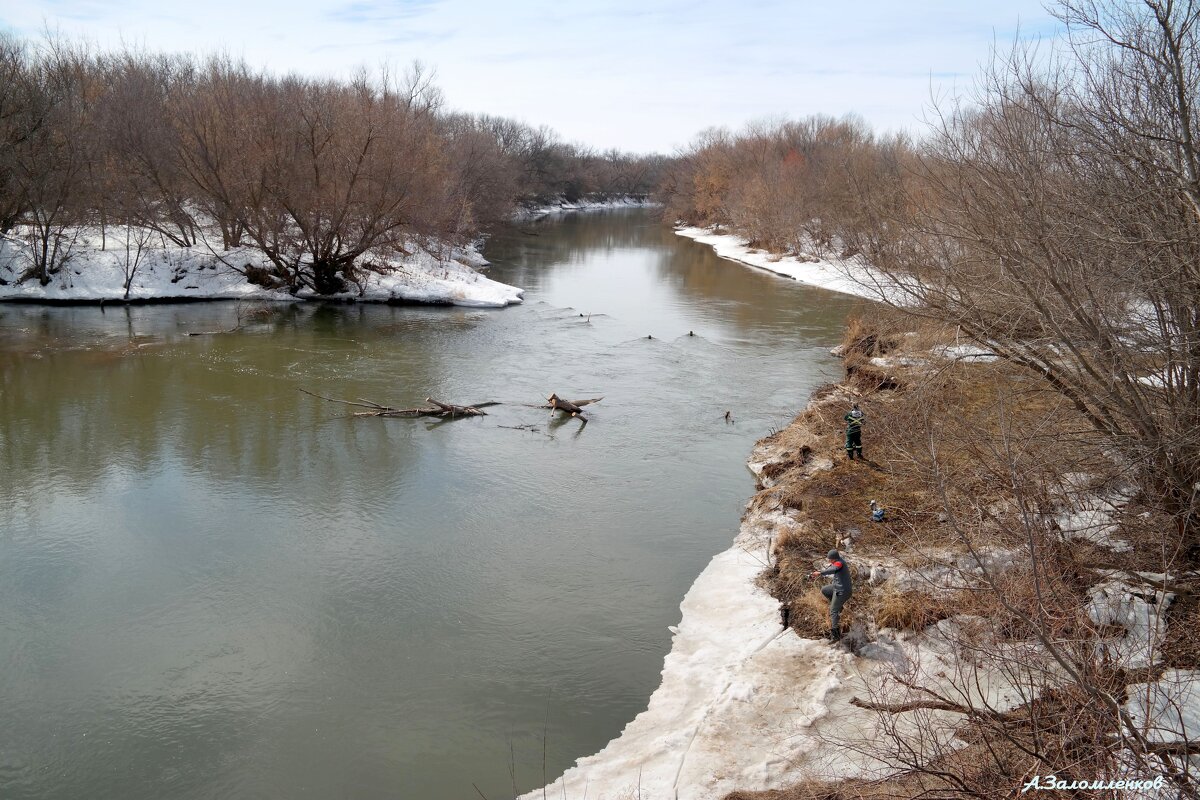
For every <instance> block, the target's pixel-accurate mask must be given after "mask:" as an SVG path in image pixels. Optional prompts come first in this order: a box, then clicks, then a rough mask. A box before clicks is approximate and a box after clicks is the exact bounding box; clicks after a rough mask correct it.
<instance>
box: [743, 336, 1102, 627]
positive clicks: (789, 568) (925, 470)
mask: <svg viewBox="0 0 1200 800" xmlns="http://www.w3.org/2000/svg"><path fill="white" fill-rule="evenodd" d="M885 324H886V325H891V326H892V328H891V329H888V328H886V327H883V326H884V325H885ZM905 326H911V320H909V321H907V322H905V321H901V320H897V319H894V318H892V319H889V318H887V317H884V318H881V319H880V320H877V321H871V322H867V321H864V320H862V319H855V320H851V322H850V324H849V326H848V328H847V335H846V340H845V342H844V343H843V347H844V358H845V360H846V365H847V370H848V371H851V370H852V369H855V370H857V374H859V375H862V374H863V367H862V364H863V363H865V362H866V360H868V359H870V358H875V357H878V356H880V355H889V356H892V357H893V358H895V357H898V356H906V355H907V356H908V357H910V358H913V357H918V356H920V355H923V354H926V353H928V350H929V348H930V347H931V346H932V345H933V343H934V342H936V341H937V340H938V339H939V337H942V341H945V339H944V336H945V332H944V331H937V330H935V331H927V330H926V331H920V332H918V333H917V334H915V335H905V334H904V333H902V332H901V331H900V330H899V329H900V328H902V327H905ZM914 347H919V348H920V350H919V351H914V350H913V348H914ZM856 364H857V365H858V366H855V365H856ZM888 372H889V374H888V378H889V380H888V381H887V385H886V386H884V387H882V388H880V387H879V386H876V385H871V386H864V384H863V383H862V382H855V381H851V383H850V386H849V388H848V390H847V389H846V388H844V387H843V388H840V389H839V388H837V387H833V388H829V389H827V390H824V391H823V392H819V393H818V394H817V395H815V396H814V399H815V400H816V402H815V403H814V404H813V405H812V406H811V407H810V408H809V409H808V410H806V411H805V412H804V413H803V414H801V415H800V416H799V417H798V418H797V420H796V421H795V423H793V425H792V426H790V427H789V428H786V429H784V430H783V431H780V432H779V433H777V434H776V435H775V437H773V440H774V442H775V443H776V444H777V445H778V446H779V447H780V448H782V449H783V450H784V451H785V452H786V454H787V457H786V458H785V459H784V460H783V461H782V462H781V463H776V464H772V465H770V466H769V467H768V469H766V470H764V474H765V475H767V476H768V477H769V478H771V479H772V480H773V481H776V483H775V485H773V486H772V487H771V488H769V489H764V490H763V491H761V492H759V494H758V495H757V496H756V498H755V500H754V502H755V503H757V504H761V505H762V507H764V508H768V507H771V508H779V509H780V510H783V511H785V512H790V514H791V515H792V516H793V517H796V518H797V523H796V524H795V525H793V526H791V527H788V528H787V529H785V530H784V531H781V532H780V533H779V535H778V536H777V538H776V541H775V544H774V548H773V557H774V562H775V565H774V569H773V573H772V575H771V576H770V579H769V581H768V583H769V586H770V589H771V591H772V592H773V593H774V594H775V596H776V597H778V598H779V599H780V601H781V602H782V603H783V604H784V605H785V606H786V607H787V614H788V619H789V622H790V624H791V626H792V627H793V628H794V629H795V630H796V631H797V633H799V634H800V635H802V636H809V637H812V636H817V635H820V634H821V633H823V632H824V631H826V630H827V629H828V602H827V601H826V600H825V598H824V597H823V596H822V595H821V594H820V589H819V587H820V582H818V581H815V580H813V579H812V578H810V573H811V571H812V570H813V569H814V567H817V566H820V565H821V564H822V563H823V557H824V555H825V552H826V551H827V550H829V549H830V548H838V549H844V547H845V543H846V542H847V541H848V540H849V541H851V542H852V547H851V548H850V551H849V561H850V563H851V565H852V566H853V565H854V564H855V560H856V559H855V556H854V553H855V552H867V553H870V554H872V555H873V556H875V557H879V556H889V557H892V558H895V559H897V560H899V561H901V562H904V563H909V564H911V565H913V566H919V565H920V564H921V563H922V561H923V560H926V559H925V558H924V557H923V556H922V554H928V553H933V554H941V553H945V552H947V551H957V552H962V551H964V550H965V549H967V548H968V547H972V548H988V547H997V546H999V547H1020V546H1022V545H1023V544H1024V541H1023V538H1022V537H1023V534H1022V533H1021V532H1020V526H1019V525H1018V524H1016V519H1015V516H1016V511H1015V508H1014V506H1013V503H1012V501H1011V497H1010V496H1009V494H1010V487H1011V485H1012V476H1010V475H1006V474H1004V471H1003V462H1004V460H1005V456H1006V455H1011V454H1012V451H1013V450H1014V449H1015V448H1019V449H1020V463H1021V464H1022V465H1023V468H1024V469H1025V470H1026V472H1027V473H1028V474H1029V475H1041V474H1053V475H1057V474H1060V473H1061V472H1065V471H1067V470H1076V471H1086V470H1088V469H1098V464H1099V463H1100V462H1101V461H1102V458H1101V457H1100V454H1098V453H1094V452H1091V450H1090V448H1089V447H1088V446H1087V445H1086V444H1085V441H1086V435H1085V433H1086V432H1085V431H1084V429H1083V423H1082V421H1081V420H1079V419H1078V418H1077V416H1076V413H1075V411H1074V409H1072V408H1069V407H1068V406H1067V404H1066V403H1065V402H1064V401H1063V400H1062V398H1061V397H1060V396H1059V395H1058V394H1057V393H1054V392H1050V391H1047V390H1046V389H1044V388H1043V387H1042V386H1040V385H1039V384H1038V383H1037V382H1036V381H1034V380H1033V379H1031V378H1030V377H1029V376H1027V375H1025V374H1023V373H1021V372H1019V371H1017V370H1015V369H1013V368H1010V367H1007V366H1005V365H1003V364H999V363H988V364H981V363H976V362H969V361H959V362H950V363H941V364H938V365H936V368H932V369H931V368H930V367H928V366H921V367H916V368H906V367H900V368H897V369H894V370H889V371H888ZM847 391H848V392H849V397H847V396H846V394H845V393H846V392H847ZM823 399H824V401H823ZM851 399H856V400H857V402H858V403H859V405H860V407H861V408H862V409H863V411H864V412H865V414H866V419H867V422H866V425H865V426H864V430H863V448H864V455H865V456H866V460H865V461H858V460H856V461H853V462H851V461H849V460H848V459H847V457H846V453H845V450H844V431H845V422H844V420H843V416H844V414H845V413H846V411H848V410H849V405H850V401H851ZM1077 434H1078V435H1077ZM817 459H825V460H828V461H831V462H832V463H833V467H832V469H829V470H825V471H817V472H815V473H812V470H811V469H810V466H811V464H812V462H813V461H814V460H817ZM810 473H811V474H810ZM1039 480H1040V479H1039ZM1029 488H1030V490H1031V491H1033V490H1037V491H1044V490H1045V489H1046V487H1045V486H1043V485H1039V486H1036V487H1034V486H1031V487H1029ZM871 500H876V501H877V502H878V503H880V504H881V505H883V506H884V507H885V508H886V510H887V518H886V521H885V522H883V523H881V524H877V523H872V522H871V520H870V501H871ZM947 505H949V507H950V508H951V509H952V510H953V515H952V518H951V517H950V516H948V515H947V511H946V508H947ZM955 523H957V524H955ZM1095 550H1099V548H1096V549H1095ZM1076 552H1077V553H1080V554H1082V553H1085V552H1086V553H1087V555H1088V556H1089V557H1091V558H1105V557H1107V558H1109V559H1110V560H1111V555H1108V556H1104V555H1103V554H1104V553H1107V551H1103V552H1102V553H1101V552H1089V551H1087V549H1086V548H1080V549H1078V550H1077V551H1076ZM1065 557H1066V558H1067V559H1068V561H1070V560H1073V558H1074V556H1073V555H1071V554H1069V553H1068V554H1065ZM1093 563H1099V562H1093ZM1068 571H1069V570H1068ZM999 580H1004V581H1006V582H1011V583H1012V587H1011V591H1012V592H1013V593H1014V596H1015V597H1018V598H1019V599H1020V600H1021V602H1022V603H1024V602H1025V601H1026V600H1028V601H1029V602H1033V599H1032V598H1025V597H1023V596H1022V594H1021V591H1020V589H1021V586H1022V585H1023V584H1022V581H1021V578H1020V577H1019V576H1018V575H1015V574H1014V575H1013V576H1012V577H1010V578H1001V579H999ZM1074 583H1075V581H1069V582H1068V583H1064V584H1063V585H1062V587H1061V590H1062V591H1063V592H1065V593H1066V594H1068V595H1070V596H1072V597H1076V596H1077V589H1076V587H1075V586H1074V585H1068V584H1074ZM1080 585H1084V584H1083V583H1080ZM989 597H990V598H992V600H991V604H990V605H989V603H988V602H985V600H984V599H982V598H989ZM994 605H995V601H994V593H980V595H979V596H978V597H959V596H954V595H947V594H946V593H941V594H939V593H937V592H933V591H930V592H900V591H897V590H896V589H894V588H890V587H889V588H882V589H881V588H877V587H873V586H871V585H870V584H869V583H868V582H867V580H866V575H865V574H863V573H861V572H860V573H856V575H855V590H854V596H853V598H852V600H851V602H849V603H848V604H847V605H846V607H845V609H844V610H843V614H842V619H843V625H844V626H845V627H848V626H853V625H854V623H855V622H856V621H858V622H863V623H867V627H868V628H871V627H874V628H884V627H887V628H894V629H899V630H922V629H924V628H925V627H928V626H929V625H931V624H933V623H935V622H937V621H938V620H940V619H944V618H946V617H948V616H951V615H952V614H954V613H962V612H964V610H965V609H966V608H969V609H970V610H971V611H972V612H974V613H979V614H981V615H988V614H989V613H994V612H995V611H996V609H995V608H994ZM1008 627H1009V628H1011V629H1012V630H1011V631H1010V633H1011V635H1014V636H1016V635H1018V634H1019V633H1020V631H1019V630H1017V628H1018V627H1019V626H1017V625H1015V624H1012V625H1009V626H1008Z"/></svg>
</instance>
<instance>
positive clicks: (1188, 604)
mask: <svg viewBox="0 0 1200 800" xmlns="http://www.w3.org/2000/svg"><path fill="white" fill-rule="evenodd" d="M916 324H918V323H917V320H916V319H913V318H910V319H908V320H907V321H905V320H904V319H903V318H896V317H891V318H881V319H873V320H871V321H870V322H867V321H863V320H858V321H853V322H852V324H851V325H850V326H848V335H847V339H846V341H845V342H844V343H843V346H842V352H843V354H844V359H845V362H846V365H847V368H849V367H850V365H851V364H853V363H857V362H858V361H859V360H861V359H863V358H865V357H866V354H867V353H868V352H876V351H875V350H874V347H875V345H874V344H873V343H874V342H878V341H888V342H896V343H897V344H896V345H895V346H893V347H890V348H889V350H888V352H887V353H886V354H885V355H882V356H878V355H876V356H871V357H872V358H875V359H887V362H888V369H889V370H892V371H894V372H895V373H897V374H898V376H899V377H900V378H901V381H900V383H901V384H902V386H903V388H902V389H894V388H873V389H863V388H859V387H857V386H856V385H855V384H854V383H853V382H851V383H848V384H842V385H841V386H839V387H833V388H830V389H826V390H823V391H822V392H820V393H818V396H817V397H815V398H814V401H813V403H812V404H811V405H810V407H809V408H808V409H807V410H806V411H805V412H804V413H802V414H801V415H800V416H799V417H798V418H797V419H796V421H795V422H794V423H793V424H792V425H791V426H789V428H787V429H784V430H783V431H780V432H779V433H777V434H775V435H774V436H772V437H769V438H768V439H767V440H764V442H763V444H762V445H761V447H762V449H763V451H764V453H763V454H760V455H764V457H768V459H769V460H768V461H767V462H766V464H767V465H769V469H767V468H764V469H763V470H762V472H761V477H760V480H761V481H762V482H763V488H762V489H761V490H760V491H759V493H758V494H757V495H756V496H755V498H754V500H753V501H752V508H754V509H762V510H766V509H774V510H775V513H776V514H778V515H780V517H779V518H780V519H781V522H780V528H779V533H778V534H777V536H776V539H775V542H774V548H773V560H772V568H771V569H770V570H769V571H768V572H767V573H766V580H767V583H768V586H769V587H770V588H771V590H772V591H773V593H774V594H775V596H776V597H778V598H779V600H780V602H781V604H783V605H784V607H785V608H787V609H788V621H789V624H790V626H791V627H792V628H793V630H795V631H796V632H797V633H798V634H799V635H801V636H807V637H813V638H815V637H818V636H820V635H821V634H823V633H824V631H825V630H827V626H828V602H827V601H826V600H825V598H824V597H823V596H822V595H821V594H820V593H819V589H818V588H817V583H816V582H815V581H813V580H811V579H810V578H809V576H808V574H809V572H810V571H811V570H812V569H813V567H814V566H816V565H819V564H820V563H821V561H822V557H823V556H824V553H825V551H826V550H827V549H829V548H830V547H838V548H839V549H841V550H842V552H843V553H844V554H845V555H846V557H847V560H848V561H849V563H850V564H851V565H852V567H853V568H854V569H855V579H856V583H855V592H854V596H853V598H852V599H851V601H850V602H849V603H848V604H847V606H846V608H845V610H844V611H843V626H844V628H846V629H848V630H849V631H851V635H850V637H849V638H850V642H851V647H852V648H853V649H855V650H862V648H863V647H864V645H868V644H870V643H872V642H874V643H876V644H877V645H883V646H885V647H886V646H887V645H886V643H887V642H889V641H892V640H893V638H894V637H901V638H902V639H904V640H905V641H911V642H921V641H923V640H924V638H925V637H933V638H934V639H936V640H937V641H938V642H942V643H943V646H944V644H945V643H949V644H951V645H953V647H954V648H955V649H956V652H958V653H959V654H960V656H961V657H962V659H963V660H960V661H959V662H958V663H959V666H958V668H957V671H956V672H955V673H953V674H949V675H946V674H942V675H941V677H940V678H939V677H937V676H934V675H929V674H924V673H923V672H922V667H921V666H920V664H919V663H914V664H909V665H908V666H906V667H904V668H903V669H898V671H897V673H896V675H897V676H898V677H896V678H895V680H897V681H899V682H900V684H901V685H902V686H903V687H906V690H905V692H904V693H903V694H902V695H900V697H901V698H903V699H897V696H896V695H894V694H892V695H889V694H887V693H886V692H883V691H882V689H880V690H879V695H878V696H874V694H873V692H872V693H871V694H868V695H867V696H865V697H864V701H865V702H868V703H870V702H874V703H876V704H877V714H878V717H879V728H878V729H877V730H878V731H882V732H883V733H882V734H880V733H878V732H877V733H875V734H873V736H874V737H875V738H872V739H870V740H863V741H857V740H855V739H854V738H853V735H851V736H850V737H849V738H848V739H847V740H846V741H839V742H837V743H836V745H837V747H840V748H846V747H850V748H851V749H854V748H864V750H863V752H871V753H872V754H873V757H876V758H878V759H879V760H881V761H883V762H885V763H890V764H892V765H893V767H892V769H891V770H890V772H895V773H899V774H898V775H895V776H893V777H890V778H889V779H888V781H887V790H886V792H885V790H884V789H883V784H882V783H881V782H880V781H879V780H878V778H881V777H882V775H883V774H884V773H881V774H880V775H872V776H870V778H871V779H869V780H859V779H855V780H848V781H844V782H840V783H837V784H828V783H824V782H821V781H814V782H811V783H805V784H801V785H798V786H796V787H793V788H791V789H788V790H783V791H771V792H762V793H751V792H736V793H734V794H732V795H729V798H731V800H732V799H733V798H737V799H738V800H751V798H756V799H757V800H767V798H774V799H775V800H800V799H801V798H805V799H808V798H874V797H880V796H882V794H881V793H886V794H888V795H889V796H912V794H911V793H920V792H933V793H935V794H937V795H938V796H943V795H944V796H960V795H961V796H966V795H971V796H991V793H997V792H998V793H1000V794H1007V793H1011V792H1012V791H1013V789H1014V787H1015V788H1019V787H1020V786H1021V785H1022V784H1023V782H1024V778H1026V777H1027V776H1029V775H1032V774H1043V775H1045V774H1049V773H1052V772H1059V773H1061V772H1063V771H1065V770H1067V769H1070V770H1071V771H1072V774H1087V775H1095V776H1103V775H1113V774H1118V775H1119V774H1123V773H1124V772H1126V771H1128V770H1129V769H1131V767H1130V766H1129V765H1130V764H1131V763H1135V764H1138V765H1139V767H1138V768H1139V769H1141V770H1143V771H1145V770H1158V771H1163V772H1166V773H1167V774H1168V777H1170V773H1171V771H1174V772H1175V777H1174V778H1173V780H1175V781H1176V782H1177V783H1178V782H1185V783H1186V782H1187V781H1190V780H1191V778H1190V777H1189V776H1188V773H1187V767H1186V764H1185V762H1182V761H1180V760H1178V759H1175V760H1169V761H1168V762H1163V761H1162V760H1161V758H1160V756H1159V755H1157V754H1156V753H1155V751H1154V749H1153V746H1152V745H1146V744H1141V745H1139V744H1137V743H1138V742H1143V743H1144V742H1147V741H1150V740H1153V738H1154V736H1155V735H1157V734H1155V733H1153V732H1152V731H1150V730H1149V729H1148V727H1147V724H1146V723H1145V722H1144V721H1143V722H1142V723H1141V727H1138V728H1136V729H1134V730H1132V731H1131V730H1130V729H1129V727H1128V725H1126V724H1125V723H1122V722H1121V719H1120V713H1121V711H1122V709H1123V707H1124V704H1125V703H1126V701H1127V698H1128V697H1130V696H1131V694H1132V695H1136V684H1138V683H1139V682H1145V681H1151V682H1153V681H1155V680H1157V679H1158V678H1160V677H1161V676H1163V675H1164V674H1165V671H1166V670H1167V669H1168V668H1175V669H1183V670H1194V669H1196V668H1197V667H1198V666H1200V650H1198V649H1197V647H1196V646H1195V644H1194V642H1193V641H1192V640H1193V637H1192V636H1191V635H1190V631H1191V628H1190V626H1192V625H1194V624H1195V622H1196V620H1197V619H1198V618H1200V612H1198V611H1197V608H1198V607H1200V604H1198V603H1197V602H1196V601H1195V599H1194V597H1193V593H1192V592H1191V591H1190V590H1189V589H1188V588H1187V587H1188V585H1189V583H1190V582H1191V580H1192V578H1191V577H1189V576H1190V575H1192V574H1194V573H1191V572H1189V570H1190V569H1192V567H1193V566H1194V565H1193V564H1192V563H1191V562H1190V561H1188V559H1187V558H1186V555H1185V554H1184V553H1183V552H1182V551H1180V550H1179V548H1178V541H1177V540H1176V539H1173V538H1172V537H1170V536H1164V531H1170V530H1171V528H1172V520H1171V518H1170V517H1169V516H1167V515H1165V514H1164V513H1163V512H1162V510H1161V508H1160V507H1159V506H1158V504H1157V502H1156V500H1155V498H1154V497H1153V496H1150V495H1147V494H1145V493H1144V492H1140V491H1138V489H1137V488H1136V484H1134V483H1132V482H1131V481H1130V480H1129V476H1128V474H1127V472H1126V471H1125V468H1124V466H1123V465H1122V464H1121V463H1120V461H1119V460H1117V461H1114V460H1113V454H1112V452H1111V451H1109V450H1106V449H1105V448H1104V447H1102V446H1099V445H1098V444H1097V442H1096V440H1095V438H1094V437H1093V436H1092V434H1091V429H1090V427H1089V426H1088V424H1087V421H1086V419H1085V418H1084V415H1083V414H1081V413H1080V412H1079V411H1078V409H1076V408H1074V407H1073V405H1072V404H1070V403H1069V402H1067V401H1066V399H1065V398H1063V397H1062V396H1061V395H1060V394H1059V393H1058V392H1055V391H1053V390H1051V389H1049V388H1047V387H1046V386H1045V385H1044V384H1042V383H1041V382H1040V381H1038V380H1037V379H1036V378H1034V377H1031V376H1029V375H1028V374H1027V373H1026V372H1025V371H1024V370H1021V369H1019V368H1015V367H1013V366H1011V365H1008V364H1006V363H1005V362H1003V361H996V360H988V359H979V358H972V359H967V360H963V359H960V358H956V357H954V355H953V354H954V353H955V352H956V351H954V350H953V349H952V348H953V344H954V340H953V338H952V336H953V334H952V331H948V330H946V329H944V328H939V327H937V326H926V327H925V328H924V329H923V330H921V331H920V332H918V333H913V332H911V331H906V330H905V326H908V327H910V328H911V327H912V326H913V325H916ZM939 339H940V342H939ZM914 343H919V345H916V344H914ZM852 400H857V401H858V402H859V404H860V406H861V407H862V408H863V410H864V411H865V412H866V415H867V424H866V426H865V428H864V433H863V440H864V448H865V452H866V454H867V459H868V460H867V461H861V462H860V461H855V462H849V461H847V459H846V457H845V455H844V451H843V449H842V445H843V431H844V422H843V421H842V415H843V414H844V413H845V412H846V410H847V408H848V407H849V404H850V402H851V401H852ZM872 499H875V500H877V501H878V502H880V503H881V504H882V505H883V506H884V507H885V508H886V509H887V517H886V519H885V521H884V522H882V523H872V522H870V521H869V501H870V500H872ZM783 519H786V520H787V523H786V524H784V523H783V522H782V520H783ZM913 637H915V638H913ZM918 647H919V645H918ZM876 652H878V651H876ZM874 657H878V655H876V656H874ZM947 681H948V682H949V685H948V687H947V685H946V682H947ZM1009 682H1012V683H1014V684H1015V685H1017V687H1018V688H1017V689H1015V690H1008V691H1009V694H1008V695H1007V699H1006V700H1004V701H1002V702H997V701H996V700H994V699H993V700H990V701H985V700H984V699H983V697H982V696H981V695H980V694H979V688H978V687H981V686H982V687H987V686H998V685H1002V684H1003V685H1007V684H1008V683H1009ZM1105 698H1111V699H1114V700H1113V701H1112V702H1110V701H1108V700H1105ZM1114 702H1115V705H1114V704H1113V703H1114ZM935 708H936V709H939V710H937V711H936V712H935V711H932V710H930V709H935ZM832 713H833V714H834V715H837V714H838V711H837V710H836V709H834V710H833V711H832ZM934 713H937V714H942V715H943V716H942V717H939V718H938V720H940V721H937V722H936V725H937V726H939V727H941V726H947V725H948V727H947V728H946V730H948V731H954V732H955V737H956V740H955V741H954V742H951V743H946V744H937V741H936V737H935V736H932V735H930V731H932V730H933V728H931V727H929V726H932V725H934V724H935V720H934V719H933V718H932V717H931V718H930V719H929V720H928V724H926V723H922V725H925V727H923V728H921V727H920V726H918V727H919V730H923V731H924V733H925V734H926V735H930V738H927V739H925V740H924V741H923V743H920V744H917V743H916V742H915V741H914V740H913V739H912V738H911V737H912V735H913V733H912V731H911V730H910V729H908V728H906V727H905V725H904V724H903V723H902V720H904V719H907V720H908V721H909V722H910V723H911V722H913V721H914V720H921V719H923V717H922V716H921V715H922V714H934ZM1171 713H1174V712H1171ZM1185 713H1186V712H1185ZM946 714H949V716H950V722H949V723H947V722H946V718H945V715H946ZM1122 735H1123V736H1125V737H1127V738H1126V740H1127V741H1131V742H1133V743H1134V744H1132V745H1131V746H1132V747H1134V748H1137V747H1139V746H1140V747H1143V748H1144V749H1143V750H1141V751H1140V754H1138V755H1131V754H1130V753H1129V752H1128V751H1127V750H1125V749H1124V748H1123V747H1122V746H1121V745H1120V742H1121V739H1120V736H1122ZM1139 737H1140V738H1139ZM1188 746H1189V745H1188V742H1187V741H1186V740H1185V741H1184V742H1183V743H1182V744H1178V745H1174V744H1173V745H1172V747H1176V748H1179V747H1182V748H1185V749H1186V748H1187V747H1188ZM918 754H919V755H918ZM1138 759H1141V761H1140V762H1139V761H1138ZM1149 774H1156V773H1153V772H1152V773H1149Z"/></svg>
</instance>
